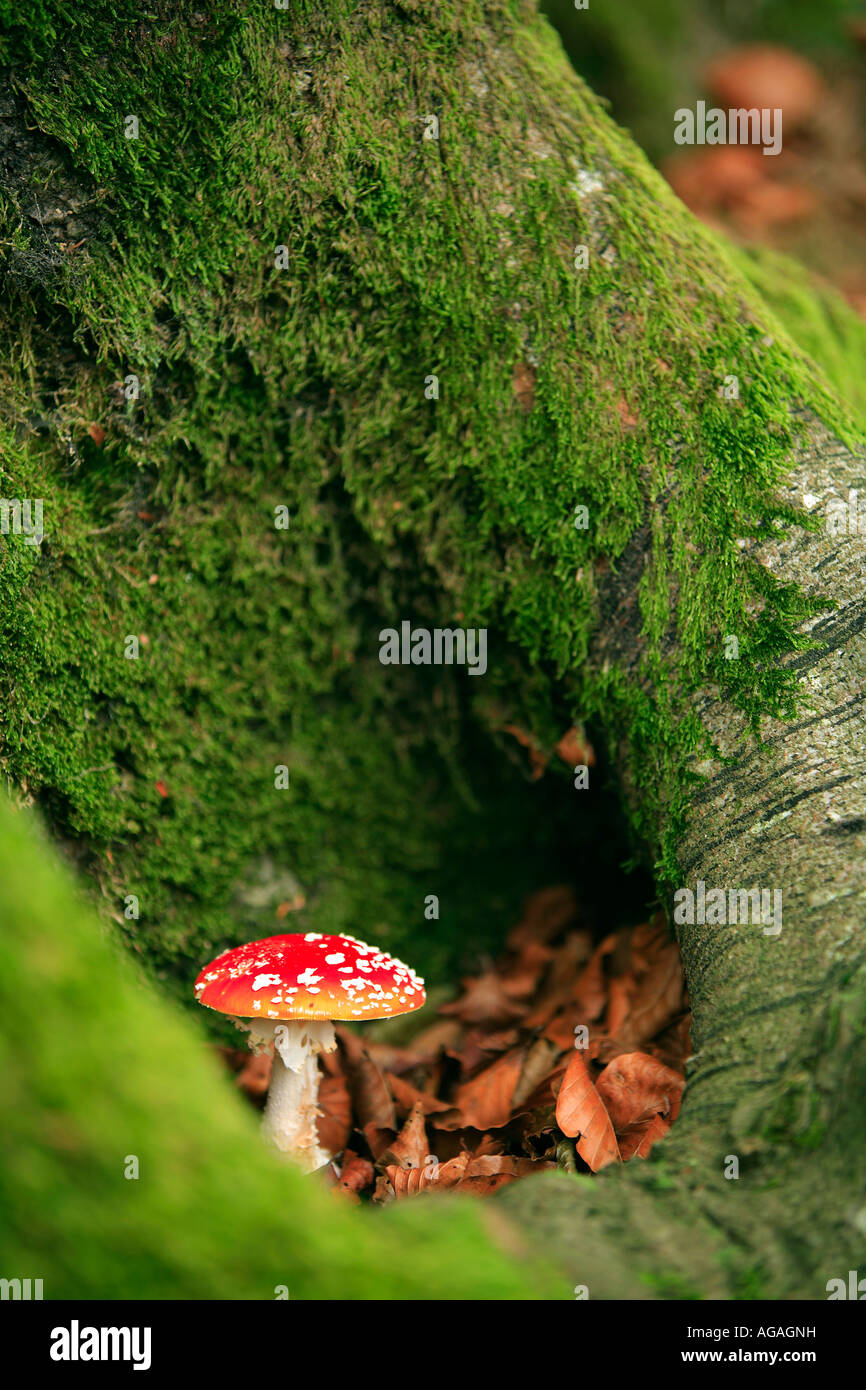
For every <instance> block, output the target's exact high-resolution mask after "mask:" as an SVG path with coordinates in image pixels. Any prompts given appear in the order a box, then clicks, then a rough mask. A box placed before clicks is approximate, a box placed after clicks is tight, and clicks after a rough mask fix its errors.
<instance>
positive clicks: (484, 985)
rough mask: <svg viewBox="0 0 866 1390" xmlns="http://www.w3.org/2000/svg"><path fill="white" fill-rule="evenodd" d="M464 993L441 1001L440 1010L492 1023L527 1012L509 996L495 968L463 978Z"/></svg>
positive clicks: (471, 1019)
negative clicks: (450, 1002) (454, 998)
mask: <svg viewBox="0 0 866 1390" xmlns="http://www.w3.org/2000/svg"><path fill="white" fill-rule="evenodd" d="M463 986H464V993H463V994H462V995H461V997H460V998H459V999H457V1000H455V1001H454V1003H453V1004H443V1005H441V1007H440V1009H439V1012H440V1013H442V1014H453V1015H454V1016H455V1017H456V1018H460V1019H462V1020H463V1022H464V1023H486V1024H488V1025H489V1026H491V1027H494V1026H495V1025H497V1024H502V1023H511V1022H512V1021H513V1020H514V1019H517V1018H521V1017H522V1016H523V1015H524V1014H525V1013H526V1007H525V1005H523V1004H518V1003H515V1001H514V1000H513V999H510V998H509V997H508V995H507V994H506V992H505V989H504V988H503V984H502V980H501V979H500V977H499V975H498V974H497V972H496V971H495V970H486V971H485V972H484V974H483V975H478V976H476V977H475V978H474V979H467V980H464V981H463Z"/></svg>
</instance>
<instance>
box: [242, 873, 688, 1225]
mask: <svg viewBox="0 0 866 1390" xmlns="http://www.w3.org/2000/svg"><path fill="white" fill-rule="evenodd" d="M337 1035H338V1038H339V1047H338V1050H337V1051H336V1052H331V1053H324V1054H322V1057H321V1067H322V1072H323V1075H322V1081H321V1086H320V1091H319V1105H320V1110H321V1115H320V1118H319V1122H318V1130H319V1139H320V1142H321V1144H322V1145H323V1147H324V1148H326V1149H327V1150H328V1151H329V1152H330V1153H332V1154H334V1155H336V1158H335V1161H334V1162H333V1163H332V1164H331V1165H329V1167H328V1168H327V1169H325V1170H323V1172H324V1174H325V1176H326V1178H327V1180H328V1181H329V1182H330V1183H331V1185H332V1186H333V1187H334V1189H335V1191H336V1192H339V1193H340V1194H341V1195H343V1196H344V1197H345V1198H347V1199H348V1200H350V1201H353V1202H360V1201H361V1200H362V1197H364V1198H372V1200H373V1201H374V1202H379V1203H385V1202H390V1201H394V1200H395V1199H400V1198H403V1197H408V1196H412V1195H414V1194H415V1193H417V1192H429V1191H444V1190H451V1189H459V1190H460V1191H461V1192H468V1193H474V1194H476V1195H478V1196H484V1195H486V1194H487V1193H490V1192H494V1191H496V1189H497V1188H498V1187H501V1186H502V1185H503V1184H505V1183H510V1182H516V1181H517V1180H518V1179H519V1178H524V1177H528V1176H529V1175H530V1174H531V1173H537V1172H542V1171H544V1170H545V1169H548V1168H552V1167H554V1166H555V1165H556V1162H557V1154H558V1153H559V1160H560V1161H563V1140H564V1139H565V1140H571V1141H573V1143H574V1153H571V1154H570V1156H569V1158H570V1161H569V1162H568V1164H567V1166H569V1167H575V1166H576V1167H577V1168H578V1169H580V1170H582V1171H585V1170H589V1171H591V1172H597V1171H598V1170H599V1169H601V1168H604V1167H605V1166H606V1165H607V1164H609V1163H619V1162H623V1161H625V1160H628V1159H631V1158H646V1156H647V1154H648V1153H649V1152H650V1149H651V1148H652V1146H653V1144H655V1143H656V1142H657V1141H658V1140H659V1139H661V1138H663V1137H664V1135H665V1134H666V1133H667V1131H668V1129H669V1128H670V1126H671V1124H672V1123H673V1121H674V1120H675V1119H676V1117H677V1113H678V1111H679V1105H680V1098H681V1096H682V1091H683V1087H684V1084H685V1062H686V1059H687V1057H688V1056H689V1051H690V1046H689V1013H688V1002H687V999H686V996H685V991H684V986H683V977H682V970H681V966H680V956H679V949H678V947H677V945H676V943H675V942H674V941H673V940H672V939H671V937H670V934H669V931H668V928H667V925H666V922H665V919H664V916H663V914H661V913H659V914H657V915H656V916H655V917H653V918H652V920H651V921H649V922H645V923H643V924H641V925H640V926H637V927H628V928H623V929H621V930H619V931H616V932H612V933H610V934H609V935H608V936H605V937H604V938H603V939H602V940H601V941H598V942H594V941H593V939H592V934H591V932H590V931H589V929H588V927H587V926H586V925H585V924H584V923H583V922H582V920H581V914H580V909H579V906H578V904H577V901H576V899H575V896H574V893H573V892H572V890H571V888H568V887H555V888H548V889H544V890H543V891H541V892H538V893H535V894H534V895H533V896H532V897H531V898H530V899H529V901H528V902H527V905H526V910H525V912H524V915H523V917H522V919H521V920H520V921H519V922H518V923H517V925H516V926H515V927H513V928H512V930H511V931H510V932H509V934H508V937H507V939H506V952H505V954H504V955H503V957H502V958H501V960H499V961H498V962H496V964H491V965H489V966H488V967H486V968H485V969H484V970H483V971H482V972H481V973H480V974H479V975H477V976H474V977H473V978H471V979H467V980H464V981H463V989H462V992H461V994H460V996H459V998H457V999H456V1000H454V1002H452V1003H449V1004H445V1005H443V1006H442V1007H441V1008H440V1009H439V1016H438V1017H437V1018H436V1019H434V1021H433V1022H431V1023H429V1024H428V1026H427V1027H426V1028H423V1029H422V1030H421V1031H420V1032H419V1033H417V1034H416V1035H415V1036H414V1037H413V1038H412V1040H411V1042H409V1043H407V1044H402V1045H400V1046H396V1045H394V1044H391V1043H389V1042H385V1041H377V1040H376V1032H375V1025H374V1026H373V1028H372V1030H371V1031H370V1032H367V1033H364V1034H361V1033H358V1032H355V1031H353V1030H350V1029H348V1028H341V1027H338V1029H337ZM220 1050H221V1052H222V1053H223V1055H224V1057H225V1059H226V1062H227V1064H228V1065H229V1066H230V1067H231V1069H232V1070H233V1071H234V1072H235V1073H236V1080H237V1084H238V1085H239V1086H240V1087H241V1088H242V1089H243V1090H244V1091H245V1092H246V1094H247V1095H249V1096H250V1098H251V1099H252V1100H253V1101H254V1102H255V1103H256V1104H258V1105H260V1106H261V1105H263V1104H264V1097H265V1094H266V1090H267V1084H268V1073H269V1068H270V1059H269V1058H267V1057H251V1056H250V1055H249V1054H248V1053H246V1052H243V1051H239V1050H233V1049H229V1048H223V1049H220ZM565 1148H566V1150H568V1148H569V1145H568V1144H566V1145H565ZM575 1155H576V1157H575Z"/></svg>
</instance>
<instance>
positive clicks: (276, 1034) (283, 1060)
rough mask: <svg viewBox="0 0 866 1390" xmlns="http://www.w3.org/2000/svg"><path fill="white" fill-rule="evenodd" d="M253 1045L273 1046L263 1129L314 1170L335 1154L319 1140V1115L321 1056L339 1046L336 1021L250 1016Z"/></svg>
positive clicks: (307, 1168) (309, 1170)
mask: <svg viewBox="0 0 866 1390" xmlns="http://www.w3.org/2000/svg"><path fill="white" fill-rule="evenodd" d="M250 1046H251V1047H252V1049H253V1051H254V1052H261V1051H264V1050H268V1051H270V1049H271V1046H273V1050H274V1065H273V1068H272V1070H271V1084H270V1088H269V1090H268V1102H267V1105H266V1107H265V1113H264V1117H263V1119H262V1134H263V1135H264V1137H265V1139H267V1140H268V1142H269V1143H271V1144H273V1145H274V1147H275V1148H277V1149H278V1150H279V1151H280V1153H283V1154H285V1155H286V1157H287V1158H291V1159H293V1160H294V1162H295V1163H297V1164H298V1166H299V1167H300V1168H302V1169H303V1170H304V1172H305V1173H313V1172H315V1170H316V1169H317V1168H321V1167H322V1166H323V1165H324V1164H325V1163H328V1162H329V1161H330V1158H331V1155H330V1154H329V1153H327V1152H326V1150H325V1149H323V1148H322V1146H321V1145H320V1143H319V1136H318V1133H317V1132H316V1117H317V1115H319V1114H320V1113H321V1112H320V1110H319V1107H318V1103H317V1102H318V1096H319V1061H318V1057H319V1053H320V1052H332V1051H333V1050H334V1048H335V1047H336V1046H337V1039H336V1037H335V1036H334V1025H333V1024H332V1023H329V1022H328V1021H327V1020H316V1021H315V1022H307V1021H304V1020H303V1019H300V1020H298V1019H280V1021H279V1022H278V1023H270V1022H265V1020H264V1019H262V1020H259V1019H255V1020H250Z"/></svg>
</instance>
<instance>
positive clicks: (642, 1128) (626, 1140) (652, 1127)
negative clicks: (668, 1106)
mask: <svg viewBox="0 0 866 1390" xmlns="http://www.w3.org/2000/svg"><path fill="white" fill-rule="evenodd" d="M669 1129H670V1124H669V1123H668V1121H667V1120H663V1119H662V1117H661V1116H660V1115H653V1116H652V1117H651V1119H649V1120H645V1121H644V1122H643V1124H639V1125H632V1126H631V1127H630V1128H629V1129H627V1130H625V1132H624V1133H623V1134H622V1135H621V1137H620V1141H619V1149H620V1153H621V1154H622V1157H623V1161H625V1160H626V1159H628V1158H647V1157H648V1156H649V1152H650V1149H651V1148H652V1146H653V1144H657V1143H658V1141H659V1139H664V1137H665V1135H666V1134H667V1132H668V1130H669Z"/></svg>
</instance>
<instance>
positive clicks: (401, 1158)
mask: <svg viewBox="0 0 866 1390" xmlns="http://www.w3.org/2000/svg"><path fill="white" fill-rule="evenodd" d="M429 1154H430V1142H429V1140H428V1138H427V1128H426V1126H425V1124H424V1112H423V1110H422V1109H421V1106H420V1105H417V1104H416V1105H414V1106H413V1107H412V1110H411V1111H410V1113H409V1117H408V1119H407V1120H406V1123H405V1124H404V1125H403V1128H402V1129H401V1130H400V1133H399V1134H398V1135H397V1138H396V1139H395V1140H394V1142H393V1144H392V1145H391V1147H390V1149H389V1150H388V1152H387V1154H386V1155H385V1161H386V1164H387V1162H388V1160H389V1159H390V1160H392V1161H393V1162H394V1163H397V1164H398V1165H399V1167H401V1168H423V1167H424V1161H425V1159H427V1158H428V1157H429Z"/></svg>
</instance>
